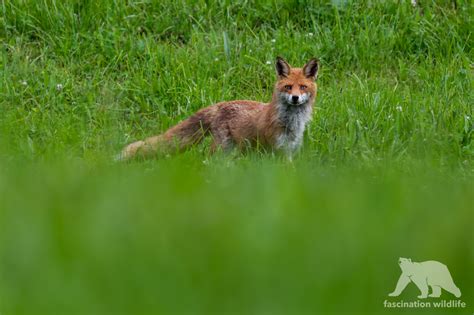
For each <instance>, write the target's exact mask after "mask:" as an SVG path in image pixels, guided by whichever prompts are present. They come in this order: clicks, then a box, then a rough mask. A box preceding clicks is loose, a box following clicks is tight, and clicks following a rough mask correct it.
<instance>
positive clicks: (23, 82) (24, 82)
mask: <svg viewBox="0 0 474 315" xmlns="http://www.w3.org/2000/svg"><path fill="white" fill-rule="evenodd" d="M20 83H21V85H23V86H27V85H28V82H26V81H21V82H20Z"/></svg>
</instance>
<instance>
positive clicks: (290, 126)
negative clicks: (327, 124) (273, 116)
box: [275, 104, 312, 156]
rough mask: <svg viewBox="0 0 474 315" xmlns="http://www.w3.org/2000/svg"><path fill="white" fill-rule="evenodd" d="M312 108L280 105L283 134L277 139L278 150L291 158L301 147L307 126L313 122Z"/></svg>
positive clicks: (308, 106) (279, 113)
mask: <svg viewBox="0 0 474 315" xmlns="http://www.w3.org/2000/svg"><path fill="white" fill-rule="evenodd" d="M311 113H312V107H311V105H309V104H305V105H300V106H291V105H286V104H280V105H279V106H278V115H279V120H280V123H281V124H282V125H283V132H282V133H281V134H280V135H278V137H277V139H276V144H275V145H276V148H277V149H279V150H283V151H284V152H285V153H286V154H288V155H289V156H291V155H292V153H294V152H295V151H296V150H298V148H299V147H300V146H301V143H302V141H303V134H304V130H305V127H306V124H307V123H308V122H309V121H310V120H311Z"/></svg>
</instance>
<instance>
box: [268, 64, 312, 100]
mask: <svg viewBox="0 0 474 315" xmlns="http://www.w3.org/2000/svg"><path fill="white" fill-rule="evenodd" d="M275 68H276V72H277V76H278V81H277V83H276V86H275V96H276V97H277V99H278V101H279V102H280V103H282V104H284V105H288V106H300V105H306V104H308V103H312V102H313V101H314V98H315V96H316V92H317V85H316V82H315V81H316V79H317V77H318V70H319V61H318V60H317V59H315V58H313V59H311V60H309V61H308V62H307V63H306V65H304V67H303V68H292V67H291V66H290V65H289V64H288V63H287V62H286V61H285V60H284V59H283V58H281V57H277V60H276V64H275Z"/></svg>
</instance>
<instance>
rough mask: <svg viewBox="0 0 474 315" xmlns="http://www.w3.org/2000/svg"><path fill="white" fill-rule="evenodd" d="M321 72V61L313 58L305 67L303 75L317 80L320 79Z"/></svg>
mask: <svg viewBox="0 0 474 315" xmlns="http://www.w3.org/2000/svg"><path fill="white" fill-rule="evenodd" d="M318 72H319V60H318V59H316V58H312V59H311V60H310V61H308V63H306V64H305V65H304V67H303V73H304V75H305V77H307V78H308V79H313V80H316V79H317V78H318Z"/></svg>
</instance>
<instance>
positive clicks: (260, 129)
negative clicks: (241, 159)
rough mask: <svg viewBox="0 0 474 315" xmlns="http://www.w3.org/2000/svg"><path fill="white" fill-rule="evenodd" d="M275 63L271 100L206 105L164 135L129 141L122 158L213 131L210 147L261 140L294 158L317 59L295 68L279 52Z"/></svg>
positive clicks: (166, 149)
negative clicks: (274, 79)
mask: <svg viewBox="0 0 474 315" xmlns="http://www.w3.org/2000/svg"><path fill="white" fill-rule="evenodd" d="M275 68H276V73H277V82H276V84H275V89H274V92H273V97H272V101H271V102H270V103H269V104H264V103H260V102H254V101H230V102H222V103H217V104H214V105H211V106H209V107H205V108H203V109H201V110H199V111H198V112H196V113H195V114H194V115H192V116H190V117H189V118H187V119H185V120H184V121H182V122H180V123H178V124H177V125H175V126H174V127H171V128H170V129H168V130H167V131H166V132H165V133H163V134H161V135H158V136H154V137H150V138H147V139H145V140H142V141H137V142H134V143H131V144H129V145H128V146H126V147H125V148H124V149H123V150H122V153H121V154H120V156H119V159H121V160H129V159H131V158H134V157H142V158H147V157H152V156H154V155H156V154H159V153H171V152H174V151H182V150H184V149H186V148H188V147H190V146H192V145H195V144H198V143H200V142H201V141H202V140H203V138H204V137H205V136H207V135H211V136H212V144H211V152H214V151H216V150H219V149H220V150H223V151H230V150H232V149H233V148H238V149H241V150H242V149H244V148H249V147H256V146H257V145H258V146H261V147H263V148H266V149H268V150H276V151H282V152H283V153H285V154H286V155H287V156H288V158H289V159H290V160H291V158H292V155H293V153H294V152H296V150H297V149H298V148H299V147H300V146H301V142H302V139H303V133H304V130H305V127H306V124H307V123H308V122H309V121H310V120H311V115H312V110H313V104H314V100H315V97H316V93H317V85H316V83H315V81H316V79H317V77H318V70H319V61H318V60H317V59H315V58H313V59H311V60H309V61H308V63H306V65H305V66H304V67H303V68H292V67H291V66H290V65H289V64H288V63H287V62H286V61H285V60H284V59H283V58H281V57H277V59H276V64H275Z"/></svg>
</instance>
